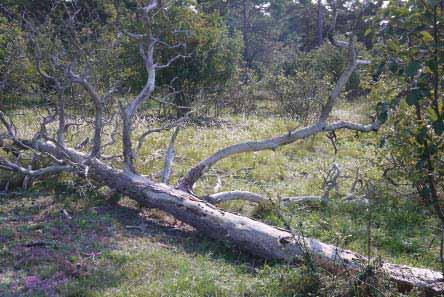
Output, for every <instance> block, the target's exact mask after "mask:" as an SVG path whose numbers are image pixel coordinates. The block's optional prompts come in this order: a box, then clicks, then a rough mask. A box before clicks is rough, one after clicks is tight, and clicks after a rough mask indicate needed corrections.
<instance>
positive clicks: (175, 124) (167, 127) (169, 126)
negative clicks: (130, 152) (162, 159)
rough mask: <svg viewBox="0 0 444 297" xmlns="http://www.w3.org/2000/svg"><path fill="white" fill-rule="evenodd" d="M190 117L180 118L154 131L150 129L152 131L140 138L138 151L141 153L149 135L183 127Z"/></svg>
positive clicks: (146, 132)
mask: <svg viewBox="0 0 444 297" xmlns="http://www.w3.org/2000/svg"><path fill="white" fill-rule="evenodd" d="M188 115H189V113H187V114H185V116H183V117H181V118H179V119H178V120H176V121H174V122H171V123H168V124H166V125H164V126H162V127H160V128H154V129H150V130H147V131H145V132H144V133H143V134H142V135H140V136H139V140H138V142H137V150H138V151H139V150H140V149H141V147H142V145H143V144H144V142H145V139H146V137H147V136H148V135H150V134H152V133H159V132H162V131H166V130H171V129H173V128H176V127H178V126H181V125H183V124H184V123H185V122H186V121H187V120H188Z"/></svg>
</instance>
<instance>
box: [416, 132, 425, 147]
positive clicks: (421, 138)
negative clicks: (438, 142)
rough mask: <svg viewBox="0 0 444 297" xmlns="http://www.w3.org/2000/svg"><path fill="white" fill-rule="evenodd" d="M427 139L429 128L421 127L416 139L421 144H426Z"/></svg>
mask: <svg viewBox="0 0 444 297" xmlns="http://www.w3.org/2000/svg"><path fill="white" fill-rule="evenodd" d="M426 139H427V129H426V128H421V129H420V130H419V133H418V134H417V135H416V141H418V143H420V144H424V143H425V141H426Z"/></svg>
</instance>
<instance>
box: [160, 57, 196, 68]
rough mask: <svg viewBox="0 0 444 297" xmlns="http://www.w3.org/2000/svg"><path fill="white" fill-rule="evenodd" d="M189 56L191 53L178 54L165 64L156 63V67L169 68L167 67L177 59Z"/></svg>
mask: <svg viewBox="0 0 444 297" xmlns="http://www.w3.org/2000/svg"><path fill="white" fill-rule="evenodd" d="M189 57H190V55H176V56H174V57H173V58H171V59H170V60H169V61H168V62H167V63H166V64H163V65H157V64H156V68H157V69H163V68H167V67H170V65H171V64H172V63H174V62H175V61H176V60H178V59H179V58H183V59H185V58H189Z"/></svg>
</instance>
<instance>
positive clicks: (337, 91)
mask: <svg viewBox="0 0 444 297" xmlns="http://www.w3.org/2000/svg"><path fill="white" fill-rule="evenodd" d="M353 38H354V36H351V37H350V42H349V47H348V51H349V53H348V55H349V61H348V65H347V66H346V67H345V69H344V71H343V72H342V74H341V76H340V77H339V79H338V81H337V82H336V85H335V87H334V88H333V90H332V91H331V93H330V96H329V97H328V100H327V103H326V104H325V105H324V107H323V108H322V111H321V115H320V116H319V122H325V121H327V119H328V117H329V116H330V113H331V111H332V110H333V107H334V106H335V104H336V101H337V99H338V97H339V96H340V95H341V91H342V89H343V88H344V87H345V85H346V84H347V82H348V81H349V80H350V76H351V75H352V73H353V71H355V69H356V67H357V66H358V64H357V63H356V49H355V45H354V40H353Z"/></svg>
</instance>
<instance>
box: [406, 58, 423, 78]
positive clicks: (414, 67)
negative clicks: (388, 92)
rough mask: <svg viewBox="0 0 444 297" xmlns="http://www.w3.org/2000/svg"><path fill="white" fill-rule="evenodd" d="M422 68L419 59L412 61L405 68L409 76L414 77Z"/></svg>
mask: <svg viewBox="0 0 444 297" xmlns="http://www.w3.org/2000/svg"><path fill="white" fill-rule="evenodd" d="M420 68H421V63H420V62H419V61H411V62H410V63H409V65H407V68H406V70H405V72H406V74H407V76H408V77H413V76H415V75H416V73H417V72H418V70H419V69H420Z"/></svg>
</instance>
